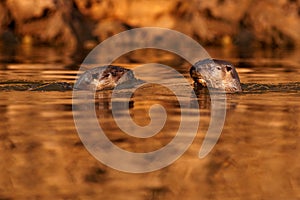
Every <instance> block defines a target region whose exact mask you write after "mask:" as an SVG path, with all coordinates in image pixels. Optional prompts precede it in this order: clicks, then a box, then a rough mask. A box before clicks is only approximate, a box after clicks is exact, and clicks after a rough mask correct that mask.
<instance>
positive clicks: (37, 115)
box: [0, 48, 300, 200]
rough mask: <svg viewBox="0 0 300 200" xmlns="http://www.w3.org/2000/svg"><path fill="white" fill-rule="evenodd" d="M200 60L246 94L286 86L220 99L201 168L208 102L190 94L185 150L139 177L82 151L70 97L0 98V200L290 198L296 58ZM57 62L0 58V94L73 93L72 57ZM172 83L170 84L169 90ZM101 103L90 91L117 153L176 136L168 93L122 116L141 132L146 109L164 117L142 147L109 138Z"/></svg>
mask: <svg viewBox="0 0 300 200" xmlns="http://www.w3.org/2000/svg"><path fill="white" fill-rule="evenodd" d="M208 51H209V53H210V54H211V55H212V56H213V57H217V58H222V59H226V60H228V61H231V62H233V63H234V64H235V65H236V66H237V68H238V72H239V74H240V79H241V81H242V82H243V83H244V84H246V85H248V86H249V85H251V84H252V85H253V84H265V85H266V86H268V87H271V88H272V86H274V85H278V84H280V83H282V84H284V85H283V86H286V85H290V87H285V89H284V90H272V89H271V90H268V88H263V89H261V88H260V89H257V90H255V89H254V90H253V89H252V90H250V91H247V92H244V93H241V94H229V95H227V106H226V108H227V115H226V121H225V125H224V129H223V131H222V134H221V137H220V138H219V141H218V143H217V145H216V146H215V147H214V149H213V151H212V152H211V153H210V154H209V155H208V156H207V157H205V158H204V159H199V158H198V153H199V149H200V147H201V144H202V142H203V138H204V136H205V133H206V131H207V128H208V125H209V122H210V115H211V111H210V98H209V95H208V94H207V93H200V94H198V95H197V101H198V103H199V107H200V118H201V119H200V128H199V130H198V133H197V136H196V138H195V140H194V142H193V144H192V145H191V147H190V148H189V149H188V151H187V152H186V153H185V154H184V155H183V156H182V157H180V158H179V159H178V160H177V161H176V162H175V163H174V164H172V165H170V166H168V167H166V168H163V169H161V170H159V171H155V172H151V173H144V174H129V173H123V172H119V171H117V170H114V169H111V168H109V167H107V166H105V165H103V164H101V163H100V162H99V161H97V160H96V159H95V158H94V157H93V156H92V155H91V154H90V153H89V152H88V151H87V150H86V149H85V147H84V146H83V144H82V142H81V140H80V138H79V136H78V134H77V131H76V128H75V125H74V121H73V114H72V90H64V91H61V90H59V89H58V90H57V91H55V90H54V91H53V90H52V91H47V90H41V91H16V90H14V89H8V90H1V91H0V113H1V116H2V119H3V120H2V123H1V124H0V144H1V145H0V160H1V162H0V168H1V170H0V186H1V187H0V198H1V199H54V198H57V199H100V198H101V199H128V198H130V199H182V198H184V199H222V200H223V199H228V200H229V199H299V198H300V192H299V191H300V163H299V162H298V160H299V148H300V143H299V133H300V124H299V117H300V116H299V113H300V107H299V105H300V93H299V89H298V88H299V84H298V83H297V82H300V77H299V76H300V75H299V74H300V73H299V72H300V60H299V57H298V55H299V51H284V53H281V52H268V51H254V52H253V53H252V54H251V55H246V56H244V55H241V54H240V52H239V51H236V50H234V49H232V50H223V49H208ZM1 52H4V50H3V49H2V50H1ZM60 54H61V52H59V51H57V50H54V49H47V48H44V49H42V50H41V49H39V50H36V49H31V51H29V52H27V51H25V52H23V53H22V51H21V50H19V51H14V53H11V54H9V53H6V54H4V53H2V55H1V56H0V59H1V63H0V80H1V84H2V86H5V87H6V86H7V85H5V82H6V83H7V82H8V81H10V84H20V83H21V84H24V82H34V83H36V82H38V83H40V82H42V83H45V82H46V83H53V82H59V83H62V82H65V83H68V84H73V83H74V80H75V77H76V73H77V69H78V67H79V65H80V62H79V60H80V58H77V60H76V59H73V57H71V58H70V57H67V56H66V57H65V56H62V55H60ZM45 55H48V56H46V57H45ZM151 55H152V57H150V56H149V59H150V60H151V62H153V61H156V62H160V61H161V63H166V64H169V65H170V66H171V67H173V68H175V69H176V70H178V71H179V72H181V73H182V74H183V75H184V77H186V78H187V80H188V82H189V83H192V81H191V80H190V78H189V74H188V70H189V69H188V67H189V64H188V63H185V62H184V61H182V60H180V59H173V57H172V56H170V55H169V54H166V55H164V54H161V53H160V54H159V55H155V54H154V56H153V54H152V53H151ZM147 56H148V54H146V56H145V54H144V56H142V57H139V56H138V54H137V55H136V54H135V55H134V56H132V57H133V58H135V59H131V62H129V61H128V59H126V58H122V59H123V60H122V59H120V60H119V61H118V63H121V64H122V65H124V66H127V67H129V68H134V66H135V65H136V63H143V62H142V61H143V58H145V57H147ZM133 60H134V62H133ZM172 60H173V61H174V62H172ZM129 64H130V65H129ZM144 78H145V79H147V77H144ZM173 78H174V79H172V80H170V82H172V81H173V82H176V77H173ZM16 82H18V83H16ZM276 87H277V86H276ZM291 88H292V89H291ZM110 98H111V91H103V92H97V94H96V97H95V105H96V113H97V117H98V119H99V124H100V125H101V126H102V127H103V128H104V129H105V130H106V134H107V136H108V138H109V139H110V140H111V141H113V142H114V143H115V144H116V145H118V146H119V147H121V148H123V149H126V150H128V151H133V152H149V151H153V150H156V149H159V148H161V147H163V146H164V145H166V144H168V143H169V142H170V141H171V140H172V138H173V137H174V136H175V134H176V131H177V129H178V126H179V123H180V114H181V113H180V109H179V106H178V102H177V99H176V97H175V96H174V95H173V93H172V91H170V90H168V89H166V88H164V87H160V86H157V85H152V86H144V88H141V89H140V90H137V92H136V93H135V96H134V97H133V99H132V102H131V109H130V113H131V116H132V118H133V120H134V121H135V122H136V123H137V124H139V125H141V126H145V125H147V124H148V123H149V120H150V118H149V115H148V110H149V108H150V106H151V105H153V104H156V103H158V104H161V105H163V106H164V107H165V108H166V110H167V114H168V118H167V122H166V124H165V127H164V128H163V129H162V131H161V132H160V133H158V134H157V135H156V136H154V137H152V138H148V139H139V138H133V137H130V136H128V135H126V134H125V133H123V132H122V131H120V130H119V129H118V127H117V126H116V124H115V122H114V119H113V117H112V114H111V102H110ZM190 117H191V120H193V116H190Z"/></svg>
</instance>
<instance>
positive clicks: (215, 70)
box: [190, 59, 242, 93]
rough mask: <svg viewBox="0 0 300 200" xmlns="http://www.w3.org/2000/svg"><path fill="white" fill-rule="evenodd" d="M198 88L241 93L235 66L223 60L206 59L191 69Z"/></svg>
mask: <svg viewBox="0 0 300 200" xmlns="http://www.w3.org/2000/svg"><path fill="white" fill-rule="evenodd" d="M190 75H191V77H192V78H193V80H194V81H195V85H196V86H201V87H209V88H215V89H224V90H225V91H226V92H228V93H234V92H241V91H242V88H241V84H240V79H239V76H238V73H237V71H236V70H235V68H234V66H233V65H232V64H231V63H229V62H227V61H223V60H216V59H205V60H201V61H198V62H197V63H195V64H194V66H192V68H191V69H190Z"/></svg>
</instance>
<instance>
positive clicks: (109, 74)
mask: <svg viewBox="0 0 300 200" xmlns="http://www.w3.org/2000/svg"><path fill="white" fill-rule="evenodd" d="M190 75H191V77H192V79H193V80H194V86H195V88H196V89H201V88H204V87H208V88H214V89H220V90H225V91H226V92H227V93H234V92H241V91H242V88H241V84H240V79H239V76H238V73H237V71H236V70H235V68H234V66H233V65H232V64H231V63H229V62H227V61H223V60H216V59H205V60H201V61H198V62H197V63H195V64H194V65H193V66H192V67H191V69H190ZM132 80H138V79H136V78H135V76H134V73H133V71H132V70H130V69H126V68H123V67H120V66H114V65H108V66H103V67H96V68H93V69H90V70H87V71H86V72H84V73H83V74H82V75H81V76H80V77H79V79H78V81H77V82H76V84H75V88H76V89H94V90H107V89H114V88H115V87H116V86H117V85H119V84H123V83H125V82H127V81H132Z"/></svg>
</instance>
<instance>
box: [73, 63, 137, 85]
mask: <svg viewBox="0 0 300 200" xmlns="http://www.w3.org/2000/svg"><path fill="white" fill-rule="evenodd" d="M134 79H135V77H134V74H133V71H131V70H130V69H126V68H123V67H119V66H113V65H108V66H103V67H96V68H93V69H90V70H87V71H86V72H84V73H83V74H82V75H81V76H80V78H79V79H78V81H77V82H76V84H75V86H74V87H75V88H76V89H95V90H107V89H114V88H115V87H116V86H117V85H119V84H122V83H124V82H126V81H129V80H134Z"/></svg>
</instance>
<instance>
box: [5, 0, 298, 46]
mask: <svg viewBox="0 0 300 200" xmlns="http://www.w3.org/2000/svg"><path fill="white" fill-rule="evenodd" d="M299 24H300V1H299V0H279V1H273V0H264V1H260V0H240V1H237V0H211V1H205V0H190V1H182V0H152V1H149V0H123V1H117V0H26V1H23V0H1V1H0V38H1V39H0V40H1V42H2V43H6V44H20V43H30V44H32V45H41V44H42V45H50V46H61V47H62V48H67V49H69V51H71V50H74V49H76V48H79V49H81V48H88V49H89V48H91V47H93V46H94V45H96V44H98V43H99V42H101V41H103V40H104V39H106V38H108V37H110V36H112V35H114V34H116V33H119V32H121V31H125V30H128V29H131V28H136V27H145V26H158V27H165V28H170V29H174V30H178V31H180V32H183V33H185V34H187V35H189V36H191V37H193V38H194V39H196V40H197V41H199V42H200V43H201V44H202V45H214V46H229V45H237V46H239V47H243V48H251V47H261V48H279V47H289V48H293V47H297V46H299V45H300V34H299V33H300V26H299Z"/></svg>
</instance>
